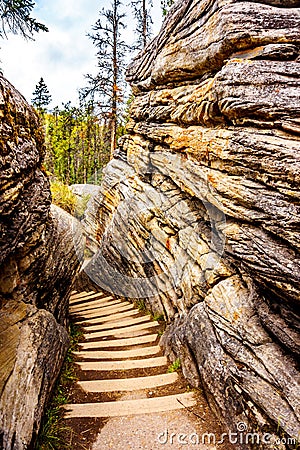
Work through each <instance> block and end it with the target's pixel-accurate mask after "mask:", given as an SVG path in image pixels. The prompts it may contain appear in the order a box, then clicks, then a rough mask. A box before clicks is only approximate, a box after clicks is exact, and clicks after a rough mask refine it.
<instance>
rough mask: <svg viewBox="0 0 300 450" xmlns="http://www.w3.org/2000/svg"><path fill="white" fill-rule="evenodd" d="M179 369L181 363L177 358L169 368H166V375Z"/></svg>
mask: <svg viewBox="0 0 300 450" xmlns="http://www.w3.org/2000/svg"><path fill="white" fill-rule="evenodd" d="M180 368H181V362H180V359H179V358H177V359H176V360H175V361H174V362H173V363H172V364H171V365H170V366H169V367H168V373H173V372H177V371H178V370H179V369H180Z"/></svg>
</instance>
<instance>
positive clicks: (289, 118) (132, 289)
mask: <svg viewBox="0 0 300 450" xmlns="http://www.w3.org/2000/svg"><path fill="white" fill-rule="evenodd" d="M297 6H299V2H297V1H294V0H290V1H285V0H282V1H279V0H270V1H260V2H241V1H236V0H216V1H213V2H207V1H199V0H181V1H180V2H177V3H176V4H175V5H174V7H173V8H172V10H171V11H170V14H169V15H168V17H167V18H166V20H165V22H164V25H163V28H162V31H161V32H160V34H159V35H158V37H157V38H155V39H154V41H153V42H152V43H150V44H149V45H148V47H146V49H145V50H144V51H143V52H142V53H141V54H140V55H138V56H137V57H136V59H135V60H134V61H133V63H132V64H131V66H130V68H129V70H128V80H129V81H130V82H131V84H132V86H133V90H134V93H135V99H134V101H133V104H132V108H131V119H130V121H129V123H128V126H127V131H128V134H127V135H126V136H125V137H123V138H122V140H121V142H120V147H119V149H118V150H117V152H116V154H115V157H114V159H113V160H112V161H111V162H110V163H109V165H108V166H107V168H106V172H105V177H104V181H103V184H102V188H101V193H100V195H99V197H98V203H99V212H98V222H97V225H98V229H97V237H98V241H99V249H98V253H97V255H96V256H95V257H94V258H93V260H92V261H91V262H90V263H89V265H88V266H87V267H86V272H87V273H88V274H89V276H90V277H91V278H92V280H93V281H94V282H96V283H98V284H100V285H101V286H102V287H103V288H105V289H107V290H111V291H113V292H115V293H117V294H119V295H123V296H126V297H131V298H143V299H144V301H145V303H146V304H147V306H148V308H149V309H151V310H152V311H153V312H156V313H162V314H164V316H165V319H166V321H167V324H168V326H167V330H166V333H165V335H164V337H163V339H162V344H163V345H164V347H165V349H166V353H168V354H169V356H170V357H171V358H174V359H175V358H177V357H179V358H180V359H181V362H182V366H183V372H184V374H185V376H186V377H187V378H188V380H189V382H190V383H191V384H192V385H193V386H197V387H199V386H201V388H202V389H204V390H205V392H206V395H207V398H208V400H209V402H210V405H211V407H212V408H213V410H214V411H215V413H216V414H217V416H218V417H219V418H220V419H221V420H222V421H224V423H225V425H226V426H227V427H228V429H229V430H231V432H232V433H236V432H239V433H240V435H239V436H238V437H237V440H238V442H236V443H235V445H236V448H240V449H245V450H246V449H249V448H266V449H269V448H270V445H277V447H276V448H281V449H285V448H293V440H295V439H296V438H297V436H298V433H299V430H300V408H299V407H300V405H299V398H300V395H299V394H300V389H299V381H300V377H299V376H300V373H299V366H298V363H297V361H298V357H299V350H300V336H299V300H300V288H299V281H300V256H299V229H300V227H299V225H300V214H299V213H300V208H299V181H300V157H299V155H300V152H299V149H300V148H299V147H300V145H299V144H300V121H299V114H300V102H299V87H300V57H299V45H300V9H299V8H298V7H297ZM246 430H248V431H249V432H250V431H251V430H252V431H257V432H259V433H260V435H259V436H258V437H257V436H255V437H253V441H254V443H252V442H251V439H250V437H249V436H248V438H247V435H246ZM212 432H213V430H212ZM276 436H277V437H276ZM278 436H279V437H278ZM279 440H280V442H279ZM247 441H249V442H247ZM257 441H258V442H257ZM294 447H295V445H294Z"/></svg>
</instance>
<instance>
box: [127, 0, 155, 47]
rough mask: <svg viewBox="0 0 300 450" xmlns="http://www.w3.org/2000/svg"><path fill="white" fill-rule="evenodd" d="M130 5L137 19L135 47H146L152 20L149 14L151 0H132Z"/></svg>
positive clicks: (151, 4)
mask: <svg viewBox="0 0 300 450" xmlns="http://www.w3.org/2000/svg"><path fill="white" fill-rule="evenodd" d="M131 6H132V8H133V12H134V16H135V18H136V20H137V27H136V34H137V44H136V46H135V48H136V49H138V50H142V49H143V48H145V47H146V45H147V43H148V41H149V40H150V37H151V25H152V23H153V22H152V19H151V15H150V8H152V6H153V2H152V0H132V1H131Z"/></svg>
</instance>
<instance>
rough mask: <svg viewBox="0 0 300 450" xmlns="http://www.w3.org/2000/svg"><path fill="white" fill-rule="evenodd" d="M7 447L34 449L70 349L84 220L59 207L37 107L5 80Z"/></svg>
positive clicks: (1, 290) (3, 396)
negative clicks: (70, 316)
mask: <svg viewBox="0 0 300 450" xmlns="http://www.w3.org/2000/svg"><path fill="white" fill-rule="evenodd" d="M0 135H1V142H0V144H1V148H0V165H1V172H0V229H1V233H0V447H1V449H5V450H23V449H26V448H28V447H29V446H30V445H34V441H35V437H36V434H37V432H38V430H39V426H40V421H41V417H42V414H43V409H44V406H45V403H46V401H47V399H48V397H49V394H50V391H51V389H52V387H53V384H54V382H55V380H56V378H57V376H58V374H59V371H60V368H61V365H62V363H63V360H64V356H65V353H66V350H67V347H68V333H67V330H66V325H67V320H68V319H67V314H68V297H69V293H70V290H71V284H72V280H73V279H74V277H75V276H76V273H77V270H78V267H79V261H80V258H81V257H82V238H81V235H80V233H78V230H77V222H76V220H74V219H73V218H72V217H71V216H69V215H68V214H67V213H66V212H64V211H62V210H61V209H60V208H57V207H55V206H52V208H51V210H50V205H51V195H50V189H49V181H48V178H47V176H46V175H45V172H44V170H43V167H42V159H43V150H44V148H43V147H44V141H43V133H42V129H41V127H40V126H39V124H38V119H37V117H36V115H35V113H34V111H33V109H32V108H31V107H30V106H29V105H28V104H27V103H26V101H25V99H24V98H23V97H22V96H21V95H20V94H19V93H18V92H17V91H16V90H15V88H14V87H13V86H12V85H10V83H9V82H8V81H7V80H5V79H4V78H2V77H1V79H0Z"/></svg>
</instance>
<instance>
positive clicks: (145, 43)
mask: <svg viewBox="0 0 300 450" xmlns="http://www.w3.org/2000/svg"><path fill="white" fill-rule="evenodd" d="M142 8H143V13H142V14H143V47H144V48H145V47H146V45H147V6H146V0H143V6H142Z"/></svg>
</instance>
